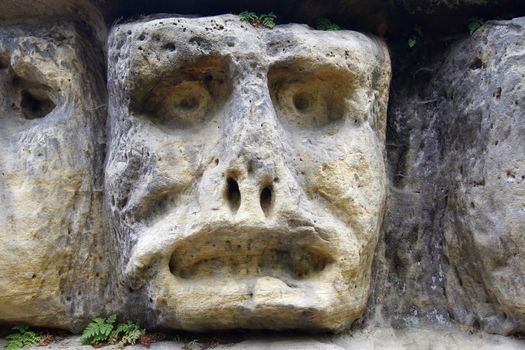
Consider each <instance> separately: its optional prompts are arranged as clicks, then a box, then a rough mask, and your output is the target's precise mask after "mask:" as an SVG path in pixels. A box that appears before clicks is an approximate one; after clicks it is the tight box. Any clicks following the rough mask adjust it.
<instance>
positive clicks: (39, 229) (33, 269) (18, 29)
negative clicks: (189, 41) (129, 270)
mask: <svg viewBox="0 0 525 350" xmlns="http://www.w3.org/2000/svg"><path fill="white" fill-rule="evenodd" d="M99 54H100V51H98V50H96V49H94V48H93V47H92V46H91V44H90V43H89V42H87V41H86V40H85V39H84V38H83V37H82V36H81V35H80V34H79V32H78V31H77V30H76V28H75V25H74V24H72V23H66V22H64V23H62V24H39V25H35V24H31V25H11V26H8V25H2V26H0V146H1V149H2V153H1V154H0V257H1V258H0V323H1V322H27V323H30V324H33V325H42V326H48V327H60V328H67V329H74V328H75V325H76V324H78V322H79V321H80V322H82V321H83V320H85V319H87V318H89V317H91V316H92V313H99V312H101V309H100V307H99V306H100V305H99V304H98V298H99V296H100V295H101V294H103V293H104V285H105V278H104V273H103V272H100V273H99V272H97V271H99V270H101V269H99V268H98V267H99V266H98V265H99V264H100V261H99V260H100V259H99V258H100V255H99V254H102V253H103V249H102V245H103V240H102V234H103V233H104V232H105V230H104V229H103V227H102V223H103V221H102V219H101V214H102V212H101V204H102V200H101V199H102V196H101V194H102V193H101V187H102V181H101V180H102V156H103V151H104V149H103V147H104V130H103V128H101V127H100V126H101V125H103V124H104V118H105V113H104V112H105V108H104V105H105V96H104V95H105V92H104V91H105V88H104V83H103V76H102V73H103V66H102V64H101V63H102V61H101V59H100V56H99Z"/></svg>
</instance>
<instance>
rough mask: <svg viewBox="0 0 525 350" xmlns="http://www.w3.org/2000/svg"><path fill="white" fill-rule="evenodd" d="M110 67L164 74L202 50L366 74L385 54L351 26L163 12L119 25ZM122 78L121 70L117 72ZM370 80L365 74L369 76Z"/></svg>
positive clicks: (266, 63)
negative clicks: (259, 22)
mask: <svg viewBox="0 0 525 350" xmlns="http://www.w3.org/2000/svg"><path fill="white" fill-rule="evenodd" d="M109 50H110V62H109V70H110V73H111V71H112V70H116V71H118V72H120V73H122V72H124V71H125V70H123V69H122V68H124V67H120V69H119V68H118V66H119V64H120V65H125V66H126V67H127V68H128V71H133V72H134V74H133V75H131V74H130V75H129V77H130V78H131V79H133V78H134V76H136V73H139V74H152V75H155V74H163V72H165V70H166V69H168V70H169V69H173V68H174V67H175V66H177V65H178V64H181V63H182V62H184V61H188V60H192V59H196V58H198V57H201V56H209V55H217V56H226V57H229V58H231V59H232V60H234V61H236V62H237V63H238V64H243V63H244V64H250V63H252V64H253V63H256V64H257V66H258V67H260V68H261V69H262V70H264V69H266V67H268V66H270V65H271V64H273V63H277V62H286V61H291V60H298V59H304V60H308V61H310V62H313V63H314V64H320V65H334V66H337V67H338V68H340V69H346V70H350V71H351V72H353V73H354V74H355V75H356V76H358V77H361V78H363V79H367V78H368V79H369V77H370V76H371V75H373V74H374V73H375V71H376V70H378V69H384V67H385V62H386V61H387V60H388V54H387V53H386V49H385V47H384V44H383V43H382V42H381V41H380V40H377V39H376V38H373V37H369V36H366V35H364V34H361V33H357V32H353V31H332V32H329V31H319V30H313V29H311V28H310V27H308V26H306V25H299V24H289V25H282V26H277V27H276V28H274V29H272V30H270V29H266V28H262V27H258V28H255V27H253V26H251V25H250V24H249V23H247V22H241V21H240V20H239V18H238V16H234V15H223V16H215V17H203V18H181V17H173V18H162V19H154V20H149V21H143V22H135V23H129V24H124V25H120V26H118V27H117V28H116V29H114V30H113V31H112V33H111V35H110V39H109ZM118 75H119V78H121V79H122V78H123V76H122V74H118ZM369 80H370V79H369Z"/></svg>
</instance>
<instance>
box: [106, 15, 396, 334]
mask: <svg viewBox="0 0 525 350" xmlns="http://www.w3.org/2000/svg"><path fill="white" fill-rule="evenodd" d="M108 62H109V63H108V67H109V69H108V75H109V77H108V78H109V87H108V88H109V96H110V102H109V103H110V122H111V136H110V138H109V154H108V156H109V158H108V161H107V166H106V196H107V205H108V207H109V208H110V209H111V214H112V221H113V225H114V227H115V229H116V234H117V238H118V242H119V246H120V252H121V257H120V265H121V271H122V273H123V282H124V285H127V286H129V287H130V288H131V292H128V291H127V290H125V291H123V294H122V296H123V298H124V301H125V305H128V307H126V308H125V310H126V311H125V312H126V313H127V315H130V316H133V317H138V318H139V319H141V318H142V319H144V318H145V317H147V318H148V320H154V322H155V323H156V324H157V325H159V326H162V327H168V328H182V329H187V330H209V329H228V328H257V329H260V328H262V329H287V328H299V329H315V330H332V331H340V330H342V329H345V328H347V327H348V326H349V325H350V324H351V323H352V322H353V321H354V320H355V319H356V318H358V317H359V316H360V315H361V314H362V312H363V310H364V308H365V306H366V302H367V298H368V294H369V284H370V266H371V261H372V256H373V252H374V248H375V244H376V242H377V239H378V234H379V228H380V225H381V221H382V216H383V207H384V201H385V186H386V178H385V166H384V137H385V136H384V132H385V130H384V126H385V114H386V104H387V97H388V87H389V81H390V61H389V56H388V51H387V49H386V47H385V45H384V44H383V43H382V42H381V41H379V40H377V39H374V38H371V37H367V36H365V35H363V34H359V33H355V32H350V31H343V32H337V33H330V32H321V31H313V30H311V29H309V28H308V27H306V26H302V25H287V26H279V27H277V28H275V29H274V30H267V29H263V28H254V27H252V26H251V25H249V24H247V23H245V22H240V21H239V20H238V17H237V16H219V17H209V18H198V19H186V18H162V19H155V20H145V21H143V22H138V23H131V24H125V25H120V26H118V27H116V29H114V30H113V32H112V33H111V35H110V39H109V47H108ZM131 305H139V306H138V307H136V306H135V307H132V306H131ZM131 308H134V310H130V309H131ZM144 315H147V316H144ZM150 322H151V321H150Z"/></svg>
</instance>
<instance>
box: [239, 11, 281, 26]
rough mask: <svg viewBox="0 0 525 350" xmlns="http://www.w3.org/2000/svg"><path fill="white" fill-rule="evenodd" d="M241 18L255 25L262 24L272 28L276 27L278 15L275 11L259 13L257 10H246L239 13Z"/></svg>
mask: <svg viewBox="0 0 525 350" xmlns="http://www.w3.org/2000/svg"><path fill="white" fill-rule="evenodd" d="M239 19H240V20H241V21H243V22H248V23H250V24H251V25H252V26H254V27H260V26H261V25H262V26H264V27H266V28H269V29H272V28H273V27H275V22H276V20H277V16H276V15H275V14H274V13H273V12H270V13H263V14H261V15H257V14H256V13H255V12H250V11H244V12H241V13H240V14H239Z"/></svg>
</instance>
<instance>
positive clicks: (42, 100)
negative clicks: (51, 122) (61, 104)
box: [20, 90, 55, 119]
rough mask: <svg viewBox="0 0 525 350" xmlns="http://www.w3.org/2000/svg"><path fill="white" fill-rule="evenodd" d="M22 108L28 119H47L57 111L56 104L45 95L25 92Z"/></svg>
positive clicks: (21, 102)
mask: <svg viewBox="0 0 525 350" xmlns="http://www.w3.org/2000/svg"><path fill="white" fill-rule="evenodd" d="M20 107H22V113H24V116H25V117H26V119H38V118H43V117H45V116H46V115H48V114H49V113H50V112H51V111H52V110H53V109H55V104H54V103H53V101H51V100H50V99H49V98H48V97H47V96H46V95H45V94H40V93H38V94H36V93H31V92H29V91H27V90H23V91H22V99H21V101H20Z"/></svg>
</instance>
